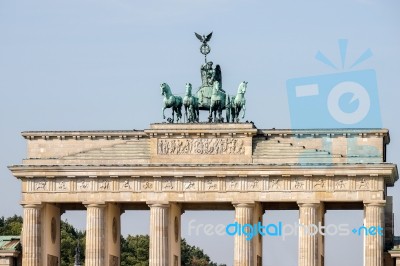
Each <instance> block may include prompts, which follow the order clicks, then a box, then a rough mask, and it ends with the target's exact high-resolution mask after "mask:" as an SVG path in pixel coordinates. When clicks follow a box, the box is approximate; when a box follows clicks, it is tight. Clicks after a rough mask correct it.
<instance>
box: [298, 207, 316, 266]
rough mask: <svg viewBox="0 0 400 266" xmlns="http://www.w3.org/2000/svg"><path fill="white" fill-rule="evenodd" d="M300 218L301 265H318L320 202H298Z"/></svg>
mask: <svg viewBox="0 0 400 266" xmlns="http://www.w3.org/2000/svg"><path fill="white" fill-rule="evenodd" d="M298 205H299V208H300V211H299V212H300V218H299V226H300V227H299V266H318V265H319V264H318V263H319V259H318V258H319V256H320V255H319V252H318V239H319V234H318V233H317V231H316V230H318V227H317V226H318V218H319V216H320V215H319V207H320V203H316V202H313V203H298Z"/></svg>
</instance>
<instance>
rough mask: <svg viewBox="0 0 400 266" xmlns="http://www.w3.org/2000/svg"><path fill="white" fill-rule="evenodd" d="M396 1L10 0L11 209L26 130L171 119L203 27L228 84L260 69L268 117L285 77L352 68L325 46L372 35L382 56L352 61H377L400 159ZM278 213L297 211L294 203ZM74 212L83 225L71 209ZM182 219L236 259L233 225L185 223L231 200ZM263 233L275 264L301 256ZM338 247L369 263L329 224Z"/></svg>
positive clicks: (264, 120)
mask: <svg viewBox="0 0 400 266" xmlns="http://www.w3.org/2000/svg"><path fill="white" fill-rule="evenodd" d="M399 14H400V2H399V1H395V0H388V1H378V0H376V1H372V0H336V1H317V0H310V1H227V0H217V1H215V0H213V1H211V0H203V1H196V0H194V1H104V0H99V1H94V0H92V1H86V0H68V1H66V0H64V1H50V0H48V1H44V0H36V1H28V0H27V1H12V0H1V1H0V122H1V123H0V125H1V130H0V176H1V178H0V202H1V205H0V216H2V215H4V216H10V215H13V214H15V213H17V214H21V213H22V209H21V207H20V206H19V200H20V182H19V181H18V180H16V179H15V178H14V177H12V175H11V174H10V172H9V171H8V169H7V168H6V166H7V165H11V164H18V163H20V162H21V160H22V158H24V156H25V152H26V151H25V141H24V139H23V138H22V137H21V136H20V132H21V131H24V130H96V129H99V130H106V129H144V128H147V127H148V126H149V124H150V123H152V122H161V121H162V117H161V105H162V98H161V95H160V89H159V84H160V83H162V82H167V83H168V84H169V85H170V86H171V88H172V90H173V92H175V93H178V94H180V93H183V92H184V88H185V83H186V82H191V83H192V84H193V86H194V87H197V86H199V85H200V71H199V68H200V65H201V63H202V62H203V57H202V55H201V54H200V53H199V50H198V49H199V44H200V43H199V41H198V40H197V39H196V38H195V37H194V34H193V32H194V31H196V32H199V33H202V34H205V33H209V32H210V31H214V35H213V38H212V40H211V42H210V45H211V49H212V51H211V54H210V55H209V59H210V60H212V61H214V62H215V63H218V64H220V65H221V67H222V74H223V84H224V85H223V86H224V89H225V90H226V91H228V92H230V93H232V94H233V93H235V92H236V89H237V87H238V85H239V83H240V82H241V81H243V80H246V81H248V82H249V83H248V91H247V93H246V99H247V103H248V112H247V117H246V119H248V120H252V121H254V122H255V124H256V126H257V127H258V128H272V127H275V128H290V125H291V123H290V115H289V106H288V98H287V93H286V81H287V80H288V79H291V78H295V77H307V76H314V75H322V74H331V73H337V72H340V71H347V70H348V69H346V68H345V69H343V70H342V69H340V70H334V69H331V68H329V67H328V66H326V65H324V64H322V63H321V62H319V61H317V60H315V58H314V56H315V54H316V52H317V51H319V50H320V51H322V52H324V54H326V55H327V56H328V57H329V58H330V59H332V61H334V63H336V64H340V54H339V50H338V46H337V40H338V39H341V38H346V39H348V40H349V46H348V53H347V60H348V61H347V62H351V61H354V60H355V59H356V58H357V57H358V56H359V55H360V54H361V53H362V52H363V51H364V50H366V49H367V48H370V49H371V50H372V52H373V56H372V57H371V58H370V59H368V60H367V61H365V62H363V63H362V64H360V65H359V66H357V67H355V68H354V69H353V70H363V69H374V70H375V71H376V74H377V82H378V91H379V102H380V108H381V109H380V111H381V116H382V125H383V127H385V128H388V129H389V130H390V133H391V144H390V145H389V147H388V157H387V159H388V161H389V162H393V163H399V161H400V155H399V152H397V151H398V147H399V146H400V125H399V123H398V118H396V117H397V112H398V111H397V107H398V105H399V104H398V102H399V100H398V99H399V96H400V93H399V88H400V79H399V73H400V63H399V62H400V34H399V33H400V30H399V29H400V16H399ZM399 192H400V185H399V184H397V185H396V187H395V188H393V189H389V192H388V193H389V194H390V195H395V194H396V195H397V196H396V197H395V204H394V205H395V212H396V213H397V215H396V218H397V220H400V218H399V216H398V215H399V214H400V197H399ZM267 216H268V219H272V220H273V219H281V220H284V221H287V222H295V221H296V219H297V212H294V213H293V212H288V213H283V214H282V213H281V212H280V213H270V214H269V213H267ZM63 217H68V220H70V221H74V223H75V224H76V225H77V226H79V227H83V226H84V218H83V220H82V219H81V217H77V215H74V214H73V213H72V214H71V213H67V214H66V215H65V216H63ZM270 217H271V218H270ZM147 218H148V212H144V213H143V212H130V213H129V212H127V213H126V214H124V215H123V222H124V224H123V226H124V230H123V232H124V234H128V233H131V234H132V233H137V232H139V233H143V232H144V233H146V232H147V231H148V229H147V226H148V224H147ZM183 219H184V223H183V225H182V232H183V235H184V236H185V237H186V238H187V239H188V241H189V243H192V244H196V245H199V246H201V247H202V248H204V249H205V251H206V252H207V253H209V254H210V255H211V257H212V259H213V260H214V261H218V262H221V263H222V262H224V263H227V264H228V265H231V264H232V255H233V239H232V238H228V237H219V238H210V237H207V236H205V235H202V236H188V235H187V234H188V233H187V232H188V228H187V227H188V222H189V221H190V220H191V219H196V220H197V221H198V223H201V222H212V223H216V224H218V223H228V222H230V221H231V220H232V219H233V212H217V213H215V215H210V213H207V212H205V213H194V212H187V213H185V214H184V216H183ZM272 220H271V221H272ZM327 220H328V221H330V222H339V221H340V222H346V221H350V222H351V223H354V224H357V223H361V222H362V213H360V212H338V213H334V212H328V214H327ZM397 224H399V223H398V222H397ZM146 230H147V231H146ZM396 233H397V234H400V228H399V226H397V228H396ZM264 243H265V247H264V250H265V252H264V254H265V258H264V261H265V265H274V266H276V265H285V266H286V265H287V266H293V265H296V264H297V257H296V256H297V250H296V249H297V239H296V238H293V239H289V240H287V241H282V240H276V239H274V240H271V239H266V240H264ZM327 248H328V250H327V262H326V265H328V266H336V265H342V266H345V265H349V266H350V265H351V266H353V265H361V260H362V241H361V240H360V239H338V238H328V239H327ZM284 252H287V253H286V254H287V255H285V253H284Z"/></svg>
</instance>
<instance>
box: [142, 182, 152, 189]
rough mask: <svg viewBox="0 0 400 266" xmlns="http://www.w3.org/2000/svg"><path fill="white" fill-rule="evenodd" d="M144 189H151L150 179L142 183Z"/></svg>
mask: <svg viewBox="0 0 400 266" xmlns="http://www.w3.org/2000/svg"><path fill="white" fill-rule="evenodd" d="M143 188H144V189H152V188H153V184H152V183H151V182H150V181H146V182H145V183H144V185H143Z"/></svg>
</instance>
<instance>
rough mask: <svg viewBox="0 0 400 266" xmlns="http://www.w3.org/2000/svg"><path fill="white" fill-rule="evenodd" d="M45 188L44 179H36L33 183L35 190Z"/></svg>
mask: <svg viewBox="0 0 400 266" xmlns="http://www.w3.org/2000/svg"><path fill="white" fill-rule="evenodd" d="M45 188H46V181H38V182H36V183H35V189H36V190H44V189H45Z"/></svg>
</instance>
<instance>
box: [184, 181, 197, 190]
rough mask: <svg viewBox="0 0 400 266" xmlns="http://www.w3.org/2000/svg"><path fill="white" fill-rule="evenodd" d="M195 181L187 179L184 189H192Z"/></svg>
mask: <svg viewBox="0 0 400 266" xmlns="http://www.w3.org/2000/svg"><path fill="white" fill-rule="evenodd" d="M194 186H195V183H194V182H193V181H189V182H188V183H187V184H186V185H185V189H192V188H194Z"/></svg>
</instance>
